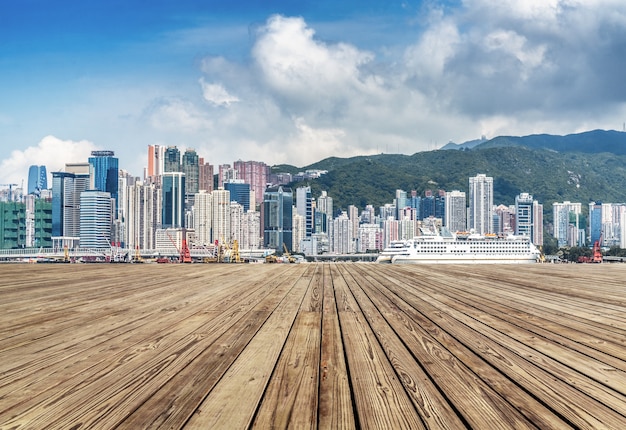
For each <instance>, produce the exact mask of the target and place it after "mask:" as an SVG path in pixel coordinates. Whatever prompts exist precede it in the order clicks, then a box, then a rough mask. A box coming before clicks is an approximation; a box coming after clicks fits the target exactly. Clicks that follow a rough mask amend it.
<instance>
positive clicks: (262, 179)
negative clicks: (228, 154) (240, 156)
mask: <svg viewBox="0 0 626 430" xmlns="http://www.w3.org/2000/svg"><path fill="white" fill-rule="evenodd" d="M233 168H234V169H235V170H236V171H237V179H243V181H244V182H245V183H246V184H250V192H251V193H252V194H254V200H255V201H257V202H261V201H263V192H264V191H265V187H266V186H267V183H268V182H269V177H270V167H269V166H268V165H267V164H265V163H263V162H262V161H241V160H238V161H235V162H234V163H233Z"/></svg>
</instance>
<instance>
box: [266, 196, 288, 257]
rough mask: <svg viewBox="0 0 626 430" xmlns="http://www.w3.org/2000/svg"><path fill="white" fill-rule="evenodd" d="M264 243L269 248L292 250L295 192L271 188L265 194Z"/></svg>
mask: <svg viewBox="0 0 626 430" xmlns="http://www.w3.org/2000/svg"><path fill="white" fill-rule="evenodd" d="M263 196H264V197H263V242H264V244H265V246H267V247H268V248H273V249H276V250H282V249H283V244H285V246H286V247H287V249H288V250H292V249H293V248H292V218H291V217H292V205H293V191H292V190H291V188H288V187H281V186H278V187H270V188H267V189H266V190H265V193H264V194H263Z"/></svg>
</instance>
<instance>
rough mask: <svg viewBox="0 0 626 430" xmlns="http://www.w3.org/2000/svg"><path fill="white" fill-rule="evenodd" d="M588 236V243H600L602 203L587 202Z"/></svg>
mask: <svg viewBox="0 0 626 430" xmlns="http://www.w3.org/2000/svg"><path fill="white" fill-rule="evenodd" d="M589 238H590V241H589V243H590V245H591V246H592V245H593V244H595V243H596V241H599V242H600V245H602V240H601V239H602V203H600V202H590V203H589Z"/></svg>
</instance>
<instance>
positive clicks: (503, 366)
mask: <svg viewBox="0 0 626 430" xmlns="http://www.w3.org/2000/svg"><path fill="white" fill-rule="evenodd" d="M390 281H392V282H393V285H392V286H389V288H390V289H391V290H392V291H394V293H397V294H399V295H400V296H402V297H403V299H404V300H406V301H407V302H408V303H410V304H411V306H413V307H414V308H415V309H417V310H419V311H420V312H422V313H425V314H428V315H431V316H432V317H431V318H432V319H433V321H434V322H435V323H436V324H437V325H438V326H439V327H440V328H441V329H443V330H445V331H447V332H448V333H450V334H451V335H452V336H454V337H455V338H457V339H459V341H461V342H462V343H463V344H464V345H465V346H467V347H468V348H470V349H472V350H473V351H474V352H475V353H477V354H479V355H480V356H481V357H482V358H483V359H484V360H485V361H487V362H488V363H490V364H491V365H492V366H494V367H496V368H497V369H499V370H500V371H501V372H503V373H504V374H506V375H507V376H508V377H509V378H511V380H513V381H515V382H516V383H517V384H519V385H520V386H522V387H524V388H525V389H526V390H527V391H529V392H531V393H533V395H534V396H535V397H537V398H538V399H541V401H542V402H544V403H545V404H546V405H548V406H549V407H550V408H551V409H553V410H555V411H556V412H557V413H559V414H561V415H562V416H563V417H565V418H566V419H567V420H568V421H569V422H571V423H572V425H575V426H578V427H579V428H587V429H596V428H604V427H609V428H620V425H621V424H623V423H624V416H622V415H620V414H619V413H617V412H615V410H613V409H610V408H608V407H607V406H606V405H604V404H603V403H602V402H601V401H597V400H595V399H592V398H590V397H589V396H587V395H585V394H583V393H581V392H580V391H578V389H577V388H574V387H572V386H571V385H569V384H568V383H567V382H565V381H564V380H563V379H561V378H564V377H565V376H564V375H563V374H562V373H558V374H557V375H553V374H551V373H549V372H547V371H546V370H544V366H550V367H553V365H554V363H551V362H550V361H549V360H548V361H543V364H542V366H541V367H538V366H536V365H534V364H531V363H529V362H528V361H527V358H532V355H533V354H538V353H537V352H536V351H532V352H531V351H528V352H527V353H523V354H522V355H520V353H521V349H524V348H523V346H519V345H517V342H516V341H515V340H514V339H511V338H508V339H507V340H506V341H505V342H506V345H505V346H503V345H501V344H499V343H497V342H495V341H493V340H492V339H491V338H490V337H489V336H487V335H485V333H489V335H490V336H496V337H498V336H497V333H496V331H495V330H493V329H491V328H490V327H488V326H485V325H484V324H483V325H481V326H480V328H477V327H476V328H472V326H473V325H474V326H475V324H477V321H475V320H473V319H471V318H469V317H467V316H465V315H464V314H462V313H460V312H458V311H455V310H454V309H453V308H451V307H449V306H447V305H445V304H443V303H441V302H440V301H438V300H436V299H434V298H431V296H430V294H432V293H433V291H435V290H436V285H434V286H428V285H425V283H424V282H423V281H421V280H419V281H417V280H416V281H414V282H413V283H412V284H410V286H409V285H407V283H406V282H397V281H396V280H395V279H393V280H391V279H390ZM511 345H517V346H515V349H516V350H517V351H512V350H510V349H509V348H510V347H511ZM518 347H519V348H518ZM566 374H568V373H566Z"/></svg>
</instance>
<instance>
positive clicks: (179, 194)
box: [160, 172, 185, 229]
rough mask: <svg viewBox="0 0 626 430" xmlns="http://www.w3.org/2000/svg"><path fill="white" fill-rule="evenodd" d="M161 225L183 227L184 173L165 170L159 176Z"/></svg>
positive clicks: (164, 227) (163, 226)
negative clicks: (160, 176)
mask: <svg viewBox="0 0 626 430" xmlns="http://www.w3.org/2000/svg"><path fill="white" fill-rule="evenodd" d="M161 182H162V185H161V189H162V192H161V198H162V203H161V208H162V215H161V227H160V228H162V229H168V228H183V227H185V174H184V173H182V172H165V173H163V175H162V178H161Z"/></svg>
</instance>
